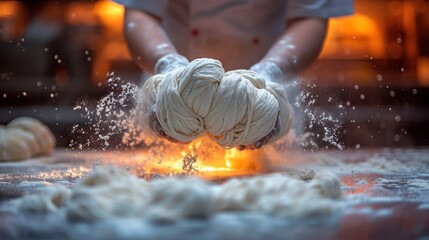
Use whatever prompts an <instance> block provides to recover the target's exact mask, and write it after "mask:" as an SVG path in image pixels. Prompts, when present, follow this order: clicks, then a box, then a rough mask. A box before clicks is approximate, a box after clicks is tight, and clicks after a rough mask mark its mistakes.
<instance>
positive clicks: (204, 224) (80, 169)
mask: <svg viewBox="0 0 429 240" xmlns="http://www.w3.org/2000/svg"><path fill="white" fill-rule="evenodd" d="M127 154H128V155H127ZM293 154H298V155H300V159H301V160H300V161H302V159H304V161H305V164H303V166H305V168H311V169H314V170H315V171H317V170H318V169H324V170H329V171H332V172H334V173H336V174H337V175H338V176H339V177H340V179H341V182H342V183H343V191H344V201H346V202H348V203H349V207H348V208H347V209H346V210H345V211H343V212H339V213H336V214H332V215H328V216H323V217H306V218H299V219H297V218H285V219H279V218H273V217H270V216H266V215H261V214H256V213H239V212H235V213H233V212H231V213H219V214H215V215H214V216H212V217H210V218H208V219H185V220H181V221H178V222H175V223H170V224H154V223H149V222H146V221H145V220H143V219H137V220H136V219H133V220H131V219H122V220H118V219H116V220H112V221H106V222H104V223H103V224H100V223H97V222H92V223H75V222H68V221H65V220H62V221H59V220H58V219H53V218H52V217H49V216H40V215H28V216H27V215H26V216H23V215H19V214H16V213H13V212H10V211H7V210H5V209H3V210H0V236H5V238H2V237H0V238H1V239H30V238H31V239H58V238H59V239H82V238H88V237H90V238H91V239H117V238H121V239H136V238H138V239H419V238H421V239H425V238H424V237H429V171H428V170H429V149H428V148H412V149H388V148H386V149H365V150H355V151H336V150H335V151H316V152H294V153H293ZM293 154H292V155H293ZM132 155H133V154H132V153H120V154H118V153H112V152H105V153H78V152H75V151H65V150H58V151H56V152H55V153H54V154H53V155H52V156H50V157H42V158H37V159H31V160H27V161H23V162H18V163H0V199H1V200H2V202H3V203H4V202H7V200H10V199H13V198H17V197H19V196H20V195H22V194H23V193H28V192H34V191H37V189H40V188H43V187H46V186H50V185H52V184H62V185H66V186H68V187H72V186H73V184H74V183H75V182H76V181H77V180H78V179H79V178H80V177H81V176H82V175H84V174H86V173H88V172H90V171H91V169H92V168H93V167H94V166H98V165H103V164H113V165H115V163H117V162H115V159H119V158H121V159H123V158H124V156H132ZM119 156H120V157H119ZM290 156H291V155H290ZM293 156H296V155H293ZM118 161H119V160H118ZM118 165H121V166H124V165H128V162H127V163H124V162H121V163H119V164H118ZM131 168H132V167H131ZM41 223H43V224H41Z"/></svg>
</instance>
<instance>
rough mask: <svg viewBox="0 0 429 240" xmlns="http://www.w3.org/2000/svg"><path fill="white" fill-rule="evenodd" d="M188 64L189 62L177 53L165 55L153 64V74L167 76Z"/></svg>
mask: <svg viewBox="0 0 429 240" xmlns="http://www.w3.org/2000/svg"><path fill="white" fill-rule="evenodd" d="M188 64H189V60H188V59H187V58H186V57H184V56H182V55H180V54H177V53H171V54H167V55H165V56H163V57H161V58H160V59H158V61H157V62H156V64H155V68H154V73H155V74H167V73H169V72H172V71H174V70H177V69H178V68H181V67H186V66H187V65H188Z"/></svg>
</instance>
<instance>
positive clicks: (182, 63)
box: [149, 53, 189, 142]
mask: <svg viewBox="0 0 429 240" xmlns="http://www.w3.org/2000/svg"><path fill="white" fill-rule="evenodd" d="M188 64H189V60H188V59H187V58H186V57H184V56H182V55H180V54H177V53H171V54H168V55H165V56H163V57H161V58H160V59H158V61H157V62H156V64H155V68H154V73H155V74H168V73H170V72H173V71H176V70H177V69H179V68H182V67H186V66H187V65H188ZM149 126H151V128H152V130H153V131H154V132H156V133H157V134H158V135H159V136H161V137H163V138H165V139H167V140H169V141H171V142H179V141H178V140H176V139H174V138H172V137H170V136H168V135H167V134H166V133H165V131H164V130H163V129H162V126H161V124H160V123H159V121H158V118H157V117H156V105H155V103H154V104H153V106H152V107H151V114H150V118H149Z"/></svg>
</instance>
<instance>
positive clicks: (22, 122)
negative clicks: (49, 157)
mask: <svg viewBox="0 0 429 240" xmlns="http://www.w3.org/2000/svg"><path fill="white" fill-rule="evenodd" d="M7 127H8V128H19V129H22V130H25V131H28V132H30V133H31V134H33V136H34V137H35V140H36V142H37V144H38V145H39V152H37V153H34V154H33V155H40V154H48V153H51V152H52V151H53V150H54V148H55V145H56V139H55V137H54V135H53V134H52V132H51V130H49V128H48V127H47V126H46V125H44V124H43V123H42V122H40V121H39V120H37V119H34V118H30V117H20V118H16V119H14V120H12V121H11V122H10V123H9V124H8V125H7Z"/></svg>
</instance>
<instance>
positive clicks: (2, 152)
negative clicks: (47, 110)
mask: <svg viewBox="0 0 429 240" xmlns="http://www.w3.org/2000/svg"><path fill="white" fill-rule="evenodd" d="M22 133H24V134H22ZM26 137H28V135H25V132H24V131H22V130H20V131H15V132H12V134H10V132H9V129H6V128H0V161H16V160H22V159H26V158H29V157H31V155H32V153H31V150H30V147H29V146H28V143H27V139H28V138H26Z"/></svg>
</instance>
